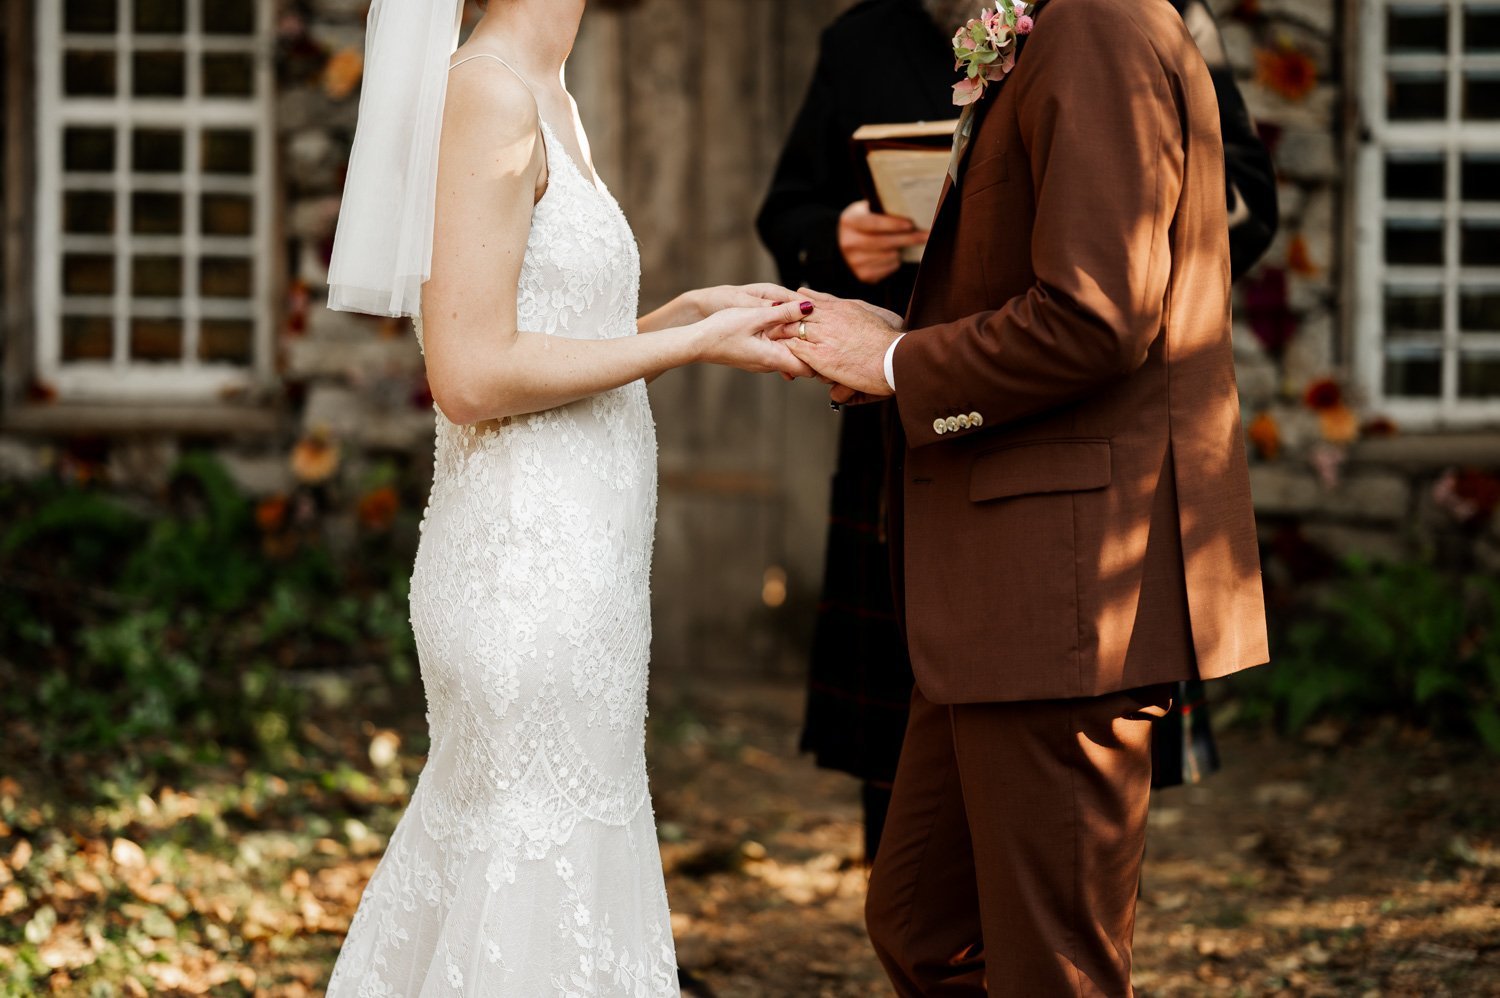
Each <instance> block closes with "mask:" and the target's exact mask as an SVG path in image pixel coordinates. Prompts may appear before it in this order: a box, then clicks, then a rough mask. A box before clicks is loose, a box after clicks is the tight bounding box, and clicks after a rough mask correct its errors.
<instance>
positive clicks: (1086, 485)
mask: <svg viewBox="0 0 1500 998" xmlns="http://www.w3.org/2000/svg"><path fill="white" fill-rule="evenodd" d="M1109 481H1110V456H1109V441H1108V440H1039V441H1037V442H1035V443H1025V444H1013V445H1011V446H1008V447H1001V448H999V449H997V450H992V451H986V452H985V453H983V454H980V455H979V456H978V457H976V458H975V459H974V466H973V468H972V470H971V471H970V472H969V500H970V501H971V502H984V501H985V500H988V499H1006V498H1009V497H1011V496H1025V495H1035V494H1039V493H1043V492H1085V491H1087V490H1089V489H1102V488H1105V487H1106V486H1108V485H1109Z"/></svg>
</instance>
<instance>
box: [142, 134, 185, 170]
mask: <svg viewBox="0 0 1500 998" xmlns="http://www.w3.org/2000/svg"><path fill="white" fill-rule="evenodd" d="M130 165H131V168H132V169H134V170H135V171H136V172H138V173H181V172H182V133H181V132H179V131H173V130H171V129H158V128H138V129H136V130H135V131H134V132H132V133H131V135H130Z"/></svg>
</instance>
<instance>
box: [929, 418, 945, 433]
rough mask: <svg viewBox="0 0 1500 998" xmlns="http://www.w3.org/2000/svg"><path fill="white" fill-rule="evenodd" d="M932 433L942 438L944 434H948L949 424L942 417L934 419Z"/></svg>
mask: <svg viewBox="0 0 1500 998" xmlns="http://www.w3.org/2000/svg"><path fill="white" fill-rule="evenodd" d="M932 432H934V433H936V434H937V435H938V436H942V435H943V434H944V433H947V432H948V423H947V421H946V420H945V419H943V418H942V417H941V416H939V417H938V418H937V419H934V420H933V421H932Z"/></svg>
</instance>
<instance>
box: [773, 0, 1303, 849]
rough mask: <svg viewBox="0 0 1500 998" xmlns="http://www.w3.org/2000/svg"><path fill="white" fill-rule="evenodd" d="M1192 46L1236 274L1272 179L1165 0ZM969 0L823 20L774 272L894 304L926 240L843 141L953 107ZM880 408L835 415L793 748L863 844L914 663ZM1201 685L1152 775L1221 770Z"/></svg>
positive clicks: (1162, 736) (1168, 778) (1173, 718)
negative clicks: (1215, 140)
mask: <svg viewBox="0 0 1500 998" xmlns="http://www.w3.org/2000/svg"><path fill="white" fill-rule="evenodd" d="M1172 2H1173V5H1174V6H1176V7H1177V9H1178V11H1179V12H1180V13H1181V14H1182V15H1183V17H1184V19H1185V21H1186V23H1187V26H1188V27H1189V29H1190V30H1191V32H1192V35H1193V38H1194V40H1195V41H1196V42H1197V43H1198V47H1199V49H1200V50H1201V51H1202V52H1203V54H1204V57H1205V60H1206V61H1207V62H1208V65H1209V69H1210V71H1211V73H1212V76H1213V81H1214V86H1215V90H1216V93H1217V96H1218V99H1219V110H1220V124H1221V128H1222V131H1223V136H1224V155H1225V165H1226V174H1227V178H1228V185H1227V186H1228V191H1229V200H1230V204H1229V209H1230V224H1231V230H1230V249H1231V255H1232V258H1233V269H1234V275H1235V276H1236V277H1239V276H1240V275H1241V274H1243V273H1244V272H1245V271H1247V270H1249V268H1250V267H1251V266H1253V265H1254V263H1255V262H1256V261H1257V260H1258V259H1259V258H1260V257H1261V255H1262V254H1263V253H1264V252H1265V250H1266V248H1267V246H1269V245H1270V242H1271V239H1272V237H1273V236H1274V235H1275V231H1276V225H1277V202H1276V181H1275V175H1274V173H1273V170H1272V166H1271V161H1270V156H1269V155H1268V153H1267V152H1266V149H1265V147H1264V146H1263V145H1262V144H1261V142H1260V140H1259V138H1258V137H1257V135H1256V132H1255V130H1254V127H1253V125H1252V123H1251V120H1250V116H1249V113H1248V111H1247V110H1246V107H1245V103H1244V99H1243V98H1242V97H1241V95H1240V92H1239V89H1238V88H1237V86H1236V85H1235V82H1234V74H1233V70H1232V69H1231V67H1230V66H1229V64H1228V59H1227V56H1226V54H1225V52H1224V46H1223V43H1222V41H1221V39H1220V37H1219V32H1218V28H1217V26H1216V24H1215V23H1214V19H1213V15H1212V14H1211V13H1210V11H1209V10H1208V8H1207V7H1206V6H1205V5H1204V3H1203V2H1202V0H1172ZM979 6H980V3H979V2H978V0H961V2H955V0H865V2H863V3H859V4H857V5H856V6H854V7H853V8H852V9H851V10H849V11H848V12H847V13H845V14H844V15H843V16H842V17H840V18H839V19H838V20H837V21H836V22H835V23H834V24H833V25H832V26H830V27H829V28H828V29H827V31H825V32H824V34H823V37H822V41H821V47H820V49H819V54H818V61H817V67H816V70H815V72H814V75H813V80H812V83H811V85H810V87H809V89H808V92H807V96H806V98H805V100H804V102H803V105H802V108H801V111H800V112H799V113H798V115H797V118H796V120H795V122H794V124H793V126H792V130H791V135H790V136H789V137H788V139H787V143H786V147H785V149H784V150H783V152H782V155H781V158H780V161H779V163H778V165H777V168H776V173H775V176H774V178H773V180H772V182H771V188H770V192H769V193H768V195H767V197H766V201H765V204H764V205H763V206H762V208H761V212H760V215H759V218H758V220H757V227H758V229H759V231H760V235H761V239H762V240H763V241H764V242H765V244H766V247H767V248H768V249H769V250H770V251H771V254H772V255H773V256H774V257H775V259H776V263H777V266H778V267H779V268H780V271H781V279H782V283H784V284H786V285H787V286H789V287H798V286H803V285H806V286H810V287H812V288H815V289H817V290H820V291H826V292H828V293H830V294H834V295H838V296H839V297H843V298H860V299H863V300H865V301H869V302H871V303H873V304H876V305H880V306H882V307H885V308H889V309H891V310H892V311H894V312H897V313H900V314H905V312H906V308H907V303H908V302H909V300H910V298H911V292H912V287H913V285H914V283H915V280H916V271H917V267H916V265H915V264H909V263H903V262H902V251H903V250H904V249H906V248H907V247H911V246H920V245H922V244H923V242H925V239H926V232H925V227H926V225H927V224H928V222H929V220H927V219H917V220H913V219H906V218H896V217H891V216H887V215H882V214H879V213H878V212H876V211H874V210H872V208H871V206H870V204H869V202H868V200H867V199H866V195H865V193H864V192H863V191H862V190H861V188H860V180H859V176H860V174H859V171H858V170H857V169H856V164H855V161H854V158H853V156H852V153H851V146H850V138H851V136H852V135H853V134H854V132H855V131H856V130H857V129H858V128H860V127H862V126H864V125H869V124H888V123H906V122H916V121H942V120H945V119H952V118H956V117H957V115H958V109H957V108H955V107H954V106H953V102H952V96H953V89H952V88H953V84H954V83H955V82H957V79H958V76H957V74H956V72H955V71H954V68H953V51H952V47H951V46H952V41H951V39H952V35H953V32H954V30H956V29H957V27H958V26H959V25H961V24H963V23H964V22H965V21H966V20H968V19H969V18H970V17H973V16H975V15H976V13H977V10H978V8H979ZM883 408H884V407H883V406H855V407H850V408H846V409H845V410H844V411H843V413H842V416H841V419H842V426H841V428H840V432H839V447H838V459H837V465H836V469H835V472H834V476H833V493H832V499H831V501H830V511H829V528H828V546H827V552H826V556H825V569H824V582H823V591H822V594H821V598H820V600H819V603H818V616H817V625H816V628H815V631H814V636H813V646H812V651H811V661H810V670H809V681H808V702H807V714H806V721H805V724H804V728H803V734H802V749H803V750H804V751H807V752H811V753H813V755H814V757H815V758H816V760H817V763H818V765H820V766H822V767H824V768H828V769H835V770H840V771H843V772H847V773H850V774H851V775H853V776H855V777H858V778H859V779H861V780H862V781H863V783H864V785H863V792H862V798H863V804H864V815H865V853H866V858H867V860H872V859H873V858H874V855H875V851H876V847H877V846H878V844H879V841H880V832H881V828H882V827H883V825H884V821H885V814H886V810H887V808H888V806H889V803H890V788H891V783H892V781H893V780H894V778H895V773H896V763H897V760H898V758H899V756H900V751H901V743H902V739H903V737H904V734H905V730H906V717H907V708H908V704H909V702H910V698H911V691H912V686H913V682H914V681H913V679H912V672H911V664H910V662H909V661H908V660H907V657H906V651H905V644H904V642H903V640H902V637H901V634H900V631H899V628H898V627H897V623H896V613H895V608H894V605H893V601H892V590H891V577H890V554H889V551H888V550H887V547H886V543H885V532H884V531H885V498H884V495H883V483H884V481H885V445H884V441H883V429H882V424H883V415H882V412H881V410H882V409H883ZM1201 685H1202V684H1188V686H1189V688H1188V689H1185V690H1183V691H1180V695H1179V697H1178V698H1177V703H1176V706H1175V707H1174V710H1173V713H1172V714H1171V715H1169V716H1168V717H1167V718H1165V719H1164V720H1163V721H1161V722H1159V723H1158V724H1157V727H1156V731H1155V751H1154V755H1155V775H1154V779H1153V782H1154V783H1155V785H1156V786H1171V785H1174V784H1179V783H1183V782H1195V781H1196V780H1197V779H1200V778H1201V777H1202V776H1203V775H1204V774H1205V773H1207V772H1210V771H1212V770H1213V769H1215V768H1217V765H1218V759H1217V752H1216V749H1215V747H1214V744H1213V740H1212V735H1211V732H1210V731H1209V729H1208V717H1207V713H1206V711H1205V710H1204V709H1203V696H1202V689H1201Z"/></svg>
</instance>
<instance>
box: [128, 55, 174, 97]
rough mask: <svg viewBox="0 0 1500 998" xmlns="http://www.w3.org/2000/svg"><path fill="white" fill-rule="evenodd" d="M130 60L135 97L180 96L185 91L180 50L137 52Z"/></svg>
mask: <svg viewBox="0 0 1500 998" xmlns="http://www.w3.org/2000/svg"><path fill="white" fill-rule="evenodd" d="M132 62H133V63H134V66H135V82H134V87H135V95H136V96H137V97H181V96H183V95H185V94H186V93H187V71H186V63H185V62H184V60H183V54H182V53H181V52H137V53H136V54H135V56H134V58H133V59H132Z"/></svg>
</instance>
